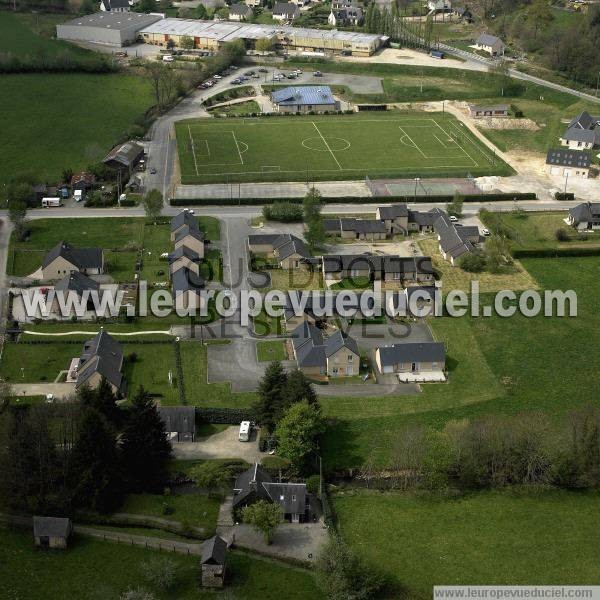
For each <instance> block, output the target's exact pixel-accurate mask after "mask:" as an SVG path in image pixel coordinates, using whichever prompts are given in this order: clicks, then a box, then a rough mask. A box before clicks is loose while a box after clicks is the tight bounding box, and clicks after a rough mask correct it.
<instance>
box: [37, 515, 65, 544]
mask: <svg viewBox="0 0 600 600" xmlns="http://www.w3.org/2000/svg"><path fill="white" fill-rule="evenodd" d="M72 530H73V526H72V525H71V519H67V518H63V517H33V538H34V540H35V545H36V546H39V547H40V548H62V549H65V548H66V547H67V544H68V541H69V536H70V535H71V531H72Z"/></svg>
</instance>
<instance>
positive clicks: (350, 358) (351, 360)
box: [348, 354, 354, 363]
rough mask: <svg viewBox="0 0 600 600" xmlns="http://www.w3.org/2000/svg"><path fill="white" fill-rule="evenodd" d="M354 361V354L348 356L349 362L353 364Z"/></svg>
mask: <svg viewBox="0 0 600 600" xmlns="http://www.w3.org/2000/svg"><path fill="white" fill-rule="evenodd" d="M353 361H354V354H348V362H349V363H351V362H353Z"/></svg>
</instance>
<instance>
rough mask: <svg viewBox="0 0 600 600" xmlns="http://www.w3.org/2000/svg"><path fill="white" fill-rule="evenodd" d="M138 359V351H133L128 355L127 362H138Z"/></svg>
mask: <svg viewBox="0 0 600 600" xmlns="http://www.w3.org/2000/svg"><path fill="white" fill-rule="evenodd" d="M137 359H138V355H137V353H136V352H132V353H131V354H128V355H127V362H129V363H136V362H137Z"/></svg>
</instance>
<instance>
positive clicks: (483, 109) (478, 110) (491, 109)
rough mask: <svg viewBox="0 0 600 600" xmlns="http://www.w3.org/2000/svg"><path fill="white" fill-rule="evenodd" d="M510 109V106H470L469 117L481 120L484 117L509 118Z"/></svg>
mask: <svg viewBox="0 0 600 600" xmlns="http://www.w3.org/2000/svg"><path fill="white" fill-rule="evenodd" d="M509 111H510V107H509V106H508V104H494V105H491V106H480V105H476V104H470V105H469V115H470V116H471V117H472V118H473V119H481V118H483V117H496V118H505V117H508V113H509Z"/></svg>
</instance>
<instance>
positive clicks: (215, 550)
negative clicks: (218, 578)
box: [201, 535, 227, 565]
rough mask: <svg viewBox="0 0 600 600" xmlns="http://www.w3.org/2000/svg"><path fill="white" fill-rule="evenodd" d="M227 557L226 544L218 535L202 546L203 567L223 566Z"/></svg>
mask: <svg viewBox="0 0 600 600" xmlns="http://www.w3.org/2000/svg"><path fill="white" fill-rule="evenodd" d="M226 555H227V542H226V541H225V540H224V539H223V538H222V537H221V536H218V535H215V536H213V537H211V538H210V539H208V540H206V541H205V542H204V546H202V561H201V564H203V565H207V564H210V565H224V564H225V558H226Z"/></svg>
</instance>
